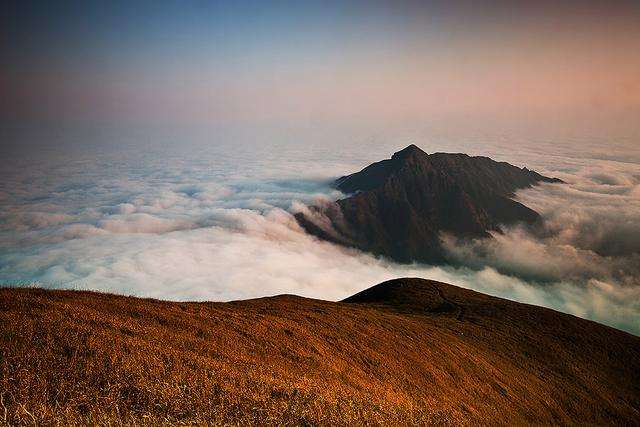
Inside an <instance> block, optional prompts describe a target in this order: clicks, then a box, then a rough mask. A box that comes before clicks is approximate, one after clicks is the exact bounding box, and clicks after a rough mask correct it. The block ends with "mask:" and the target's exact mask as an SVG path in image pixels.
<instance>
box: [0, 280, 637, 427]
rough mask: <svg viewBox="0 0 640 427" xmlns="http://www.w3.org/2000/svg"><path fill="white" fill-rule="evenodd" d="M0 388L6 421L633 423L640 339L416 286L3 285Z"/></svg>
mask: <svg viewBox="0 0 640 427" xmlns="http://www.w3.org/2000/svg"><path fill="white" fill-rule="evenodd" d="M0 393H1V397H2V399H1V403H2V405H0V406H2V408H0V418H2V417H4V418H3V419H4V422H5V423H8V424H19V423H25V424H26V423H28V424H32V423H34V422H37V423H39V424H59V425H68V424H77V423H82V424H85V423H91V424H94V423H100V424H120V423H127V424H140V423H142V424H162V423H165V424H178V423H187V424H192V423H199V424H203V423H207V424H209V423H213V424H227V423H230V424H237V423H239V424H247V423H250V424H281V423H286V424H316V423H318V424H327V425H329V424H352V425H353V424H363V423H367V424H387V425H398V424H425V423H437V424H455V425H459V424H492V425H495V424H513V423H536V424H540V423H542V424H549V423H554V424H585V423H596V424H627V425H631V424H636V425H637V424H638V423H640V338H638V337H636V336H633V335H630V334H627V333H625V332H622V331H619V330H616V329H612V328H609V327H606V326H602V325H599V324H596V323H594V322H590V321H587V320H583V319H579V318H576V317H573V316H569V315H565V314H561V313H558V312H555V311H552V310H548V309H544V308H540V307H534V306H529V305H525V304H519V303H515V302H511V301H507V300H503V299H499V298H494V297H489V296H486V295H482V294H479V293H476V292H472V291H469V290H464V289H460V288H457V287H454V286H451V285H446V284H442V283H437V282H432V281H426V280H421V279H399V280H395V281H390V282H385V283H382V284H380V285H377V286H375V287H373V288H371V289H368V290H366V291H363V292H361V293H359V294H356V295H354V296H352V297H350V298H348V299H347V300H345V301H344V302H337V303H334V302H327V301H319V300H312V299H306V298H301V297H296V296H288V295H284V296H278V297H272V298H261V299H255V300H247V301H238V302H231V303H179V302H165V301H157V300H149V299H138V298H133V297H124V296H115V295H108V294H100V293H92V292H79V291H45V290H41V289H0ZM0 422H2V419H0Z"/></svg>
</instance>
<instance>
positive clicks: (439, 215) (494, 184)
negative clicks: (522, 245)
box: [296, 145, 562, 263]
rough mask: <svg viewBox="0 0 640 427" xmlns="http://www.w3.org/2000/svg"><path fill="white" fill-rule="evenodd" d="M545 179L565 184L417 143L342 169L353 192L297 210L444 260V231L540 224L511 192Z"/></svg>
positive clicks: (335, 227)
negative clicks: (348, 170)
mask: <svg viewBox="0 0 640 427" xmlns="http://www.w3.org/2000/svg"><path fill="white" fill-rule="evenodd" d="M540 182H549V183H561V182H562V181H561V180H559V179H557V178H549V177H546V176H543V175H540V174H539V173H537V172H534V171H532V170H529V169H527V168H518V167H516V166H513V165H510V164H509V163H505V162H496V161H494V160H492V159H490V158H488V157H471V156H468V155H466V154H449V153H435V154H430V155H429V154H427V153H425V152H424V151H422V150H421V149H420V148H418V147H417V146H415V145H409V146H408V147H406V148H405V149H403V150H401V151H398V152H397V153H395V154H394V155H393V156H392V157H391V159H387V160H382V161H380V162H376V163H373V164H371V165H369V166H367V167H366V168H364V169H363V170H361V171H360V172H356V173H354V174H351V175H347V176H343V177H341V178H339V179H337V180H336V181H335V182H334V186H335V188H337V189H339V190H341V191H342V192H344V193H346V194H349V197H347V198H344V199H341V200H338V201H336V202H334V203H329V204H326V205H323V206H313V207H311V208H310V209H309V210H308V211H307V212H300V213H298V214H297V215H296V219H297V220H298V222H299V224H300V225H301V226H302V227H303V228H304V229H305V230H306V231H307V232H309V233H310V234H313V235H315V236H317V237H319V238H322V239H325V240H329V241H332V242H335V243H339V244H343V245H346V246H351V247H355V248H358V249H361V250H363V251H367V252H371V253H373V254H376V255H383V256H386V257H389V258H392V259H394V260H396V261H400V262H412V261H423V262H432V263H433V262H435V263H439V262H445V261H446V255H445V253H444V250H443V248H442V242H441V235H442V233H447V234H450V235H452V236H454V237H457V238H475V237H490V234H489V232H491V231H500V225H503V224H504V225H508V224H514V223H517V222H523V223H527V224H534V223H536V222H538V221H539V220H540V215H539V214H538V213H537V212H535V211H534V210H532V209H530V208H528V207H527V206H525V205H523V204H522V203H519V202H517V201H515V200H513V199H512V197H513V196H514V193H515V191H516V190H518V189H521V188H527V187H530V186H532V185H535V184H538V183H540Z"/></svg>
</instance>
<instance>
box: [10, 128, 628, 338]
mask: <svg viewBox="0 0 640 427" xmlns="http://www.w3.org/2000/svg"><path fill="white" fill-rule="evenodd" d="M414 142H417V143H418V145H420V146H421V147H422V148H423V149H425V150H427V151H430V152H432V151H466V152H469V153H472V154H483V155H489V156H492V157H494V158H496V159H498V160H506V161H510V162H512V163H514V164H517V165H519V166H524V165H526V166H528V167H530V168H533V169H536V170H538V171H539V172H541V173H544V174H547V175H551V176H556V177H559V178H562V179H563V180H565V181H566V182H567V184H566V185H556V184H553V185H552V184H545V185H541V186H538V187H534V188H531V189H527V190H523V191H520V192H519V193H518V194H517V199H518V200H520V201H521V202H523V203H524V204H526V205H527V206H529V207H531V208H533V209H535V210H537V211H538V212H540V213H541V214H542V216H543V218H544V220H545V225H544V227H542V228H539V229H536V230H531V229H527V228H523V227H512V228H509V229H506V230H505V231H504V233H501V234H498V233H496V234H495V235H494V237H493V238H492V239H482V240H477V241H473V242H466V243H464V244H462V243H459V242H455V241H453V239H449V238H446V237H445V238H446V242H447V248H448V250H449V252H450V254H451V256H452V257H454V258H455V259H456V260H457V261H458V265H457V266H456V267H433V266H427V265H399V264H396V263H393V262H390V261H388V260H384V259H378V258H375V257H373V256H370V255H368V254H364V253H361V252H358V251H355V250H351V249H346V248H342V247H338V246H335V245H333V244H330V243H327V242H321V241H318V240H317V239H315V238H313V237H310V236H308V235H306V234H305V233H304V232H303V230H302V229H301V228H300V227H299V226H298V225H297V223H296V222H295V220H294V219H293V216H292V212H293V211H294V210H296V209H300V206H301V205H304V204H312V203H318V202H322V201H323V200H334V199H336V198H339V197H341V196H342V195H341V194H340V193H339V192H337V191H335V190H332V189H331V188H330V186H329V183H330V182H331V180H332V179H334V178H336V177H337V176H340V175H342V174H346V173H350V172H353V171H355V170H358V169H360V168H361V167H363V166H365V165H366V164H368V163H370V162H372V161H375V160H380V159H382V158H386V157H389V156H390V154H391V153H392V152H393V151H394V150H398V149H401V148H402V145H407V144H408V143H404V144H400V143H393V142H389V143H385V144H374V143H370V142H367V143H365V142H363V143H361V144H360V145H352V146H350V147H349V148H348V149H347V148H345V146H333V147H325V146H322V145H314V146H311V147H310V146H306V145H305V144H300V143H289V144H280V145H278V144H272V145H268V146H260V147H255V146H251V145H250V144H249V145H247V144H244V145H234V144H227V145H224V144H221V145H215V146H205V147H198V148H193V147H191V148H188V149H187V148H182V145H181V144H174V145H172V146H171V147H170V148H167V147H163V148H159V147H145V146H138V147H137V148H134V147H132V146H128V145H127V146H126V147H123V146H120V147H111V148H109V149H91V150H89V149H87V150H81V149H50V150H42V151H38V152H34V151H33V150H32V151H25V150H23V151H20V152H16V153H13V154H11V155H6V156H4V159H3V160H2V161H1V163H2V165H1V166H2V167H1V168H0V205H1V206H2V209H1V210H0V283H1V284H4V285H9V286H30V285H34V284H35V285H38V286H43V287H48V288H80V289H94V290H101V291H109V292H117V293H121V294H130V295H138V296H145V297H155V298H164V299H172V300H219V301H226V300H234V299H243V298H253V297H261V296H267V295H275V294H281V293H291V294H298V295H303V296H308V297H314V298H322V299H329V300H338V299H342V298H345V297H347V296H349V295H351V294H353V293H355V292H357V291H360V290H362V289H364V288H367V287H369V286H372V285H374V284H376V283H379V282H381V281H383V280H387V279H391V278H396V277H403V276H412V277H424V278H431V279H436V280H440V281H444V282H449V283H452V284H456V285H459V286H463V287H467V288H471V289H475V290H478V291H481V292H485V293H489V294H492V295H497V296H501V297H506V298H509V299H513V300H517V301H521V302H526V303H531V304H536V305H543V306H546V307H551V308H554V309H557V310H560V311H563V312H566V313H571V314H575V315H577V316H581V317H585V318H588V319H593V320H596V321H599V322H602V323H605V324H609V325H612V326H615V327H618V328H621V329H624V330H627V331H630V332H632V333H635V334H640V158H639V157H638V156H637V153H635V152H633V150H630V151H628V152H627V151H625V149H624V148H619V147H618V148H613V146H612V145H606V144H605V145H604V146H603V145H601V144H594V145H593V146H589V145H585V144H581V145H580V146H579V148H580V149H579V150H578V149H577V148H576V147H577V146H571V144H565V145H562V146H557V145H555V144H547V145H541V144H536V145H534V146H523V145H517V144H516V145H512V144H510V143H503V144H486V143H482V144H476V145H465V144H458V145H456V144H450V145H443V144H439V143H434V142H431V143H420V142H419V141H414ZM577 153H580V154H577Z"/></svg>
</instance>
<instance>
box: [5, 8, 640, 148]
mask: <svg viewBox="0 0 640 427" xmlns="http://www.w3.org/2000/svg"><path fill="white" fill-rule="evenodd" d="M558 3H561V4H558ZM3 4H4V5H3V6H2V21H3V22H2V25H1V28H2V30H0V31H2V33H3V34H2V39H1V43H2V59H3V60H2V64H3V66H2V72H1V74H0V85H1V86H0V89H1V91H2V93H3V96H2V101H0V118H2V121H3V123H4V124H5V125H4V126H3V127H4V128H5V130H6V129H21V130H34V129H45V130H49V129H51V128H57V129H59V128H63V129H82V128H92V129H93V128H98V127H100V128H103V129H111V130H122V129H124V128H145V129H184V128H186V129H195V128H202V129H206V130H210V129H214V130H220V129H227V130H228V129H231V130H238V129H249V128H250V129H256V133H262V132H280V134H282V130H283V129H284V130H292V131H296V130H300V132H301V133H302V134H304V132H306V131H307V129H309V128H313V127H324V128H335V129H336V132H341V131H342V130H344V129H355V130H356V132H357V131H359V130H360V129H366V128H370V129H371V128H375V129H376V130H379V129H391V128H393V129H414V128H417V127H420V126H423V127H424V126H430V127H431V128H432V129H434V131H438V130H443V129H444V130H445V131H447V132H453V129H456V130H457V131H459V133H460V134H462V135H464V134H477V133H478V132H484V133H486V134H488V135H495V134H497V133H498V131H501V132H504V131H508V132H512V133H514V134H518V133H520V134H526V135H530V134H531V133H532V132H537V133H539V134H540V135H542V136H550V135H553V136H555V135H558V134H563V135H565V134H567V135H577V136H579V137H584V136H585V135H586V136H602V135H606V136H609V137H611V136H615V137H617V138H633V137H635V136H636V135H637V133H638V129H637V126H635V121H636V118H637V117H638V116H640V6H639V5H638V3H637V2H635V1H608V2H604V1H568V2H546V1H542V2H527V1H513V2H506V1H504V2H502V1H497V2H472V1H452V2H445V1H393V2H391V1H388V2H387V1H347V2H343V1H331V0H330V1H322V2H294V1H291V2H289V1H272V2H269V1H222V2H203V1H139V2H127V1H113V2H98V1H60V2H55V3H51V2H34V1H19V2H18V1H9V2H3Z"/></svg>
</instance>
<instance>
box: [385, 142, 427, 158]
mask: <svg viewBox="0 0 640 427" xmlns="http://www.w3.org/2000/svg"><path fill="white" fill-rule="evenodd" d="M411 156H424V157H427V156H428V154H427V153H426V152H424V151H423V150H421V149H420V148H419V147H418V146H417V145H415V144H411V145H409V146H407V147H406V148H403V149H402V150H400V151H397V152H395V153H393V156H391V159H392V160H402V159H406V158H408V157H411Z"/></svg>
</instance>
